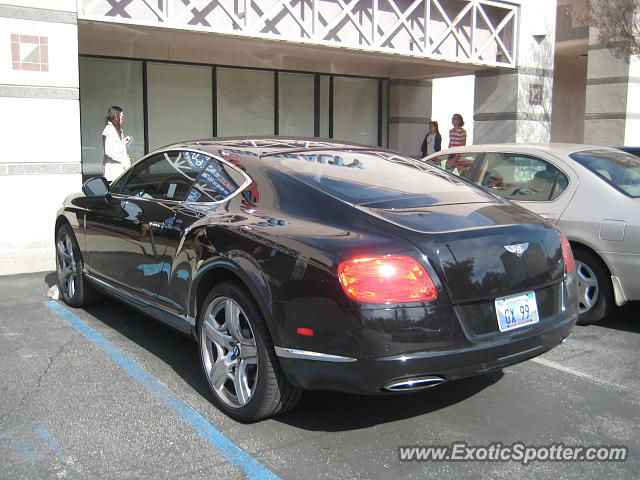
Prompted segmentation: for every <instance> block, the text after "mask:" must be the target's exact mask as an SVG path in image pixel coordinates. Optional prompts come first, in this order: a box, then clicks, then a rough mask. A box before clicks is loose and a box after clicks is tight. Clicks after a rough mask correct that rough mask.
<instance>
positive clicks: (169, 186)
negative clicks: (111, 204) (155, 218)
mask: <svg viewBox="0 0 640 480" xmlns="http://www.w3.org/2000/svg"><path fill="white" fill-rule="evenodd" d="M209 160H210V157H208V156H206V155H204V154H202V153H198V152H190V151H184V152H163V153H159V154H157V155H154V156H152V157H150V158H147V159H145V160H142V161H141V162H139V163H137V164H136V165H134V166H133V167H132V169H131V172H130V173H129V175H128V176H127V177H126V179H125V180H124V183H123V184H122V185H121V186H118V187H119V193H122V194H123V195H130V196H139V197H143V198H155V199H160V200H177V201H179V200H184V199H185V198H186V196H187V192H188V191H189V189H190V187H191V185H192V184H193V182H194V181H195V179H196V178H197V177H198V175H199V174H200V172H201V171H202V170H203V168H204V167H205V166H206V165H207V163H208V162H209Z"/></svg>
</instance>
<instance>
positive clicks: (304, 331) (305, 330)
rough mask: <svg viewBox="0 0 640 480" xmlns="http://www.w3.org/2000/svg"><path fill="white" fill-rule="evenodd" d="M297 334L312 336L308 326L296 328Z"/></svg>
mask: <svg viewBox="0 0 640 480" xmlns="http://www.w3.org/2000/svg"><path fill="white" fill-rule="evenodd" d="M298 335H304V336H305V337H313V330H311V329H310V328H302V327H300V328H298Z"/></svg>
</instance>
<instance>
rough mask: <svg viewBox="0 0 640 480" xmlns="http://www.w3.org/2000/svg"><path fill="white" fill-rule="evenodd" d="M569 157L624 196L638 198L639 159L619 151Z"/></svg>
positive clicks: (639, 186) (639, 189) (639, 182)
mask: <svg viewBox="0 0 640 480" xmlns="http://www.w3.org/2000/svg"><path fill="white" fill-rule="evenodd" d="M569 156H570V157H571V158H572V159H574V160H575V161H576V162H578V163H579V164H580V165H582V166H584V167H586V168H588V169H589V170H591V171H592V172H593V173H595V174H596V175H598V176H599V177H600V178H602V179H603V180H604V181H605V182H607V183H608V184H609V185H611V186H613V187H614V188H616V189H617V190H619V191H621V192H622V193H624V194H625V195H627V196H629V197H633V198H637V197H639V196H640V158H637V157H634V156H633V155H631V154H629V153H626V152H622V151H619V150H585V151H582V152H576V153H572V154H570V155H569Z"/></svg>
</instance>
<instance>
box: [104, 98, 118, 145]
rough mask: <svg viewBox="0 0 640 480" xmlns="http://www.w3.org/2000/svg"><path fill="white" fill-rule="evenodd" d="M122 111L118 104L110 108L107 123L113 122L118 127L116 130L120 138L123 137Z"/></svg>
mask: <svg viewBox="0 0 640 480" xmlns="http://www.w3.org/2000/svg"><path fill="white" fill-rule="evenodd" d="M121 113H122V109H121V108H120V107H117V106H115V105H114V106H113V107H111V108H109V111H108V112H107V118H106V120H107V123H109V122H111V123H112V124H113V126H114V127H116V131H117V132H118V135H119V136H120V138H122V127H121V126H120V114H121Z"/></svg>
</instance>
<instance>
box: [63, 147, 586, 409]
mask: <svg viewBox="0 0 640 480" xmlns="http://www.w3.org/2000/svg"><path fill="white" fill-rule="evenodd" d="M524 245H526V248H525V247H524ZM56 251H57V256H56V258H57V271H58V277H59V284H60V289H61V293H62V298H63V299H64V301H65V302H67V303H68V304H70V305H74V306H82V305H86V304H87V303H89V302H90V301H93V300H95V297H96V295H97V292H103V293H107V294H109V295H111V296H113V297H115V298H117V299H118V300H120V301H123V302H125V303H127V304H129V305H131V306H133V307H135V308H137V309H139V310H141V311H143V312H144V313H146V314H148V315H150V316H152V317H154V318H156V319H158V320H160V321H162V322H165V323H167V324H169V325H171V326H173V327H175V328H177V329H178V330H181V331H183V332H184V333H187V334H190V335H192V336H193V337H194V339H196V340H197V342H198V348H199V352H200V361H201V367H202V370H203V372H204V375H205V377H206V379H207V384H208V385H209V387H210V389H211V392H212V398H213V399H214V401H215V402H216V404H217V405H218V406H219V407H220V408H221V409H222V410H223V411H224V412H226V413H227V414H229V415H230V416H232V417H234V418H236V419H239V420H242V421H253V420H256V419H260V418H264V417H268V416H270V415H274V414H276V413H278V412H282V411H285V410H287V409H288V408H291V407H293V406H294V405H295V403H296V401H297V400H298V398H299V396H300V393H301V391H302V390H305V389H306V390H320V389H329V390H339V391H346V392H355V393H365V394H393V393H397V392H407V391H413V390H418V389H421V388H427V387H430V386H433V385H437V384H439V383H442V382H444V381H449V380H454V379H457V378H463V377H467V376H471V375H477V374H482V373H485V372H489V371H492V370H496V369H500V368H502V367H504V366H507V365H510V364H513V363H516V362H520V361H523V360H526V359H528V358H531V357H533V356H535V355H538V354H540V353H543V352H545V351H547V350H548V349H550V348H552V347H554V346H555V345H557V344H558V343H560V342H561V341H562V340H563V339H564V338H566V337H567V336H568V335H569V334H570V332H571V330H572V328H573V324H574V322H575V319H576V316H577V300H576V298H577V285H576V277H575V270H574V263H573V257H572V254H571V250H570V248H569V244H568V241H567V240H566V238H564V237H562V236H561V234H560V233H559V231H558V230H557V229H556V228H555V227H554V226H552V225H550V224H549V223H548V222H545V221H543V220H542V219H540V218H539V217H537V216H535V215H532V214H530V213H527V212H525V211H523V210H522V209H520V208H519V207H516V206H514V205H512V204H510V203H508V202H505V201H503V200H500V199H498V198H497V197H495V196H494V195H491V194H488V193H486V192H484V191H483V190H482V189H479V188H477V187H473V186H470V185H469V184H468V183H467V182H465V181H463V180H460V179H459V178H458V177H456V176H453V175H450V174H447V173H444V172H442V171H440V170H438V169H435V168H432V167H429V166H426V165H424V164H421V163H419V162H416V161H415V160H412V159H411V158H408V157H404V156H402V155H400V154H398V153H395V152H389V151H385V150H381V149H376V148H370V147H362V146H355V145H350V144H346V143H340V142H330V141H325V140H318V139H308V140H300V139H284V138H251V139H247V138H233V139H211V140H201V141H193V142H186V143H180V144H175V145H171V146H168V147H165V148H163V149H161V150H159V151H156V152H152V153H151V154H149V155H148V156H147V157H145V158H144V159H142V160H140V161H139V162H137V163H136V164H135V165H133V166H132V167H131V168H130V169H129V170H128V171H127V172H125V173H124V174H123V175H122V176H121V177H120V178H118V179H117V180H116V181H115V182H113V183H112V184H111V185H110V186H108V185H107V184H106V183H105V181H104V179H102V178H95V179H92V180H89V181H88V182H87V183H86V184H85V185H84V187H83V193H78V194H74V195H71V196H70V197H68V198H67V199H66V200H65V203H64V205H63V207H62V208H61V209H60V211H59V213H58V217H57V220H56Z"/></svg>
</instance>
